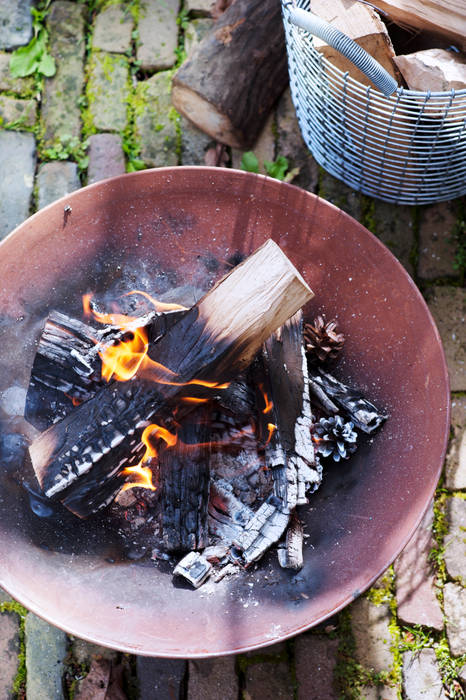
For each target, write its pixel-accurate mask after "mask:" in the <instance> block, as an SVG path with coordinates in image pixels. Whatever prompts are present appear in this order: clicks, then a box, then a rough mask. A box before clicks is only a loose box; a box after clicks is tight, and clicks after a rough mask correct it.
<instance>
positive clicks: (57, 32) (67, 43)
mask: <svg viewBox="0 0 466 700" xmlns="http://www.w3.org/2000/svg"><path fill="white" fill-rule="evenodd" d="M83 10H84V7H83V5H81V4H76V3H74V2H66V1H64V0H59V1H58V2H54V3H53V4H52V6H51V11H50V14H49V16H48V18H47V27H48V30H49V37H50V53H51V54H52V56H53V57H54V58H55V64H56V67H57V71H56V73H55V75H54V76H53V77H52V78H46V79H45V86H44V92H43V98H42V112H41V117H42V121H43V126H44V145H45V146H50V145H52V144H54V143H57V142H60V141H64V140H67V139H69V138H70V137H72V138H75V139H78V138H79V137H80V135H81V112H80V106H79V101H80V98H81V95H82V92H83V89H84V52H85V36H84V15H83Z"/></svg>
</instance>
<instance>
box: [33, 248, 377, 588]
mask: <svg viewBox="0 0 466 700" xmlns="http://www.w3.org/2000/svg"><path fill="white" fill-rule="evenodd" d="M189 295H190V297H193V298H197V301H196V303H195V304H194V305H192V306H187V305H185V304H184V303H183V302H184V299H183V298H181V297H183V296H186V290H179V289H173V290H171V293H170V297H171V299H176V300H177V301H176V302H175V303H174V302H173V301H171V300H170V301H167V299H166V298H165V299H164V298H158V299H157V300H154V299H152V298H151V297H150V296H149V295H147V294H145V293H142V292H134V291H130V292H128V293H127V294H126V295H125V296H123V297H121V298H120V299H118V300H117V301H115V304H114V305H113V308H111V309H103V308H101V307H100V305H99V303H98V301H97V302H96V301H95V299H93V298H91V297H90V296H86V297H85V298H84V316H83V318H82V319H74V318H71V317H69V316H68V315H66V314H63V313H61V312H58V311H53V312H51V313H50V314H49V316H48V318H47V319H46V322H45V325H44V328H43V331H42V333H41V336H40V339H39V342H38V350H37V354H36V357H35V359H34V363H33V367H32V372H31V381H30V384H29V389H28V394H27V398H26V410H25V418H26V420H27V421H29V422H30V423H31V424H32V425H33V426H34V427H35V428H37V429H39V430H40V431H42V432H41V433H40V435H39V437H37V438H36V439H35V440H34V441H33V442H32V444H31V445H30V448H29V454H30V458H31V463H32V467H33V470H34V474H35V477H36V478H37V482H38V484H39V486H37V485H34V484H32V483H31V481H27V482H24V487H25V489H26V491H27V493H28V497H29V499H30V503H31V508H32V511H33V513H34V514H35V515H36V516H38V517H40V518H44V519H45V520H49V521H50V523H51V530H52V532H53V527H54V525H53V523H54V520H56V519H59V521H60V531H62V530H63V528H64V529H65V530H66V529H68V528H70V529H75V523H76V521H77V519H79V521H86V520H87V521H88V523H89V525H90V528H89V529H92V527H93V526H94V528H95V527H96V526H100V527H103V528H104V529H105V530H107V531H112V533H113V538H110V539H109V540H108V541H111V540H112V539H113V540H115V541H119V542H120V544H122V546H123V550H124V552H125V555H126V556H127V557H128V558H132V559H135V558H143V557H145V558H147V559H148V558H151V559H152V560H153V561H154V562H156V563H154V565H162V566H165V565H166V566H169V567H171V569H172V570H173V573H174V574H175V575H176V576H178V577H183V578H184V579H186V580H187V581H189V583H190V584H191V585H193V586H194V587H196V588H197V587H198V586H200V585H201V584H202V583H203V582H204V581H205V580H206V579H207V578H208V577H210V576H211V577H213V579H214V580H220V579H221V578H223V577H224V576H225V575H227V574H228V575H231V574H233V573H237V572H239V571H240V570H241V568H244V567H248V566H250V565H251V564H252V563H253V562H256V561H258V560H259V559H260V558H261V557H262V555H263V554H264V553H265V552H266V551H267V550H268V549H269V548H270V547H271V546H273V545H277V549H278V559H279V563H280V565H281V566H282V567H284V568H290V569H294V570H297V569H300V568H301V566H302V564H303V551H302V550H303V539H304V537H305V535H304V533H303V527H302V524H301V520H300V513H299V511H300V509H301V508H305V507H306V505H307V504H308V502H309V498H312V493H313V491H315V490H316V489H317V488H318V486H319V484H320V482H321V479H322V472H323V467H324V466H325V462H326V460H329V459H333V460H334V461H336V462H342V461H343V460H347V459H349V458H350V456H351V454H352V453H353V452H354V451H355V449H356V448H357V442H358V440H359V439H361V436H363V435H364V434H371V433H373V432H374V431H375V430H376V429H377V428H378V427H379V426H380V425H381V423H382V422H383V421H384V420H385V418H386V416H384V415H383V414H382V413H381V412H380V411H379V410H378V409H377V408H376V407H375V406H374V405H373V404H372V403H370V401H368V400H367V399H366V398H364V397H362V396H361V395H360V393H359V392H358V391H357V390H355V389H354V388H349V387H348V386H346V385H344V384H343V383H341V382H340V381H338V380H337V379H335V378H334V377H333V376H332V374H330V373H329V372H328V371H327V365H328V364H329V362H331V361H335V359H336V357H337V355H338V352H339V351H340V350H341V348H342V346H343V342H344V337H343V335H342V334H341V333H340V332H338V329H337V328H336V324H335V323H334V322H332V321H330V322H326V320H325V319H324V318H323V317H321V316H320V317H318V318H317V319H316V320H315V321H314V323H313V324H304V323H303V317H302V312H301V307H302V306H303V305H304V304H305V303H306V302H307V301H308V300H309V299H310V298H312V296H313V293H312V291H311V290H310V288H309V286H308V285H307V283H306V281H305V280H304V279H303V278H302V277H301V275H300V274H299V273H298V271H297V270H296V269H295V268H294V267H293V265H292V264H291V263H290V261H289V260H288V259H287V258H286V256H285V255H284V254H283V252H282V251H281V250H280V248H279V247H278V246H277V245H276V244H275V243H273V242H272V241H271V240H269V241H267V243H265V244H264V245H263V246H262V247H261V248H259V249H258V250H257V251H256V252H255V253H254V254H252V255H251V256H250V257H249V258H247V259H246V260H245V261H244V262H242V263H241V264H239V265H237V266H236V267H234V268H233V269H232V270H231V272H229V273H228V274H227V275H225V276H224V277H223V278H222V279H221V280H220V281H219V282H218V283H217V284H216V285H215V286H214V287H213V288H212V289H211V290H210V291H209V292H207V294H205V295H204V296H200V294H199V293H197V291H196V290H195V289H190V290H189ZM49 530H50V528H49ZM83 532H86V533H87V532H88V528H87V527H83ZM54 536H57V533H56V532H55V533H54ZM109 556H112V554H111V552H110V553H109ZM161 562H162V564H161ZM163 562H167V564H163Z"/></svg>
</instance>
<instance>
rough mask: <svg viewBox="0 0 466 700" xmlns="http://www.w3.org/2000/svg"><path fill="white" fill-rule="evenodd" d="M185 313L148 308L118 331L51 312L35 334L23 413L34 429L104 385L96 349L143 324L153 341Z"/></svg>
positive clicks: (115, 328) (119, 338)
mask: <svg viewBox="0 0 466 700" xmlns="http://www.w3.org/2000/svg"><path fill="white" fill-rule="evenodd" d="M184 313H185V310H177V311H169V312H164V313H159V312H155V311H153V312H149V313H147V314H144V315H143V316H141V317H140V318H138V319H136V320H135V321H133V322H132V323H130V324H129V325H128V328H127V329H125V330H124V331H122V330H121V329H120V328H119V327H117V326H111V325H104V326H100V327H98V328H95V327H93V326H91V325H88V324H86V323H83V322H82V321H78V320H76V319H74V318H71V317H70V316H68V315H66V314H64V313H61V312H59V311H52V312H51V313H50V314H49V316H48V318H47V320H46V322H45V325H44V330H43V331H42V334H41V336H40V338H39V343H38V347H37V353H36V356H35V358H34V364H33V366H32V370H31V379H30V382H29V387H28V392H27V396H26V406H25V413H24V417H25V418H26V420H27V421H28V422H29V423H31V424H32V425H33V426H34V427H35V428H37V429H38V430H45V429H46V428H48V427H49V425H51V424H52V423H54V422H56V421H57V420H60V419H62V418H64V417H65V416H67V415H68V413H70V411H72V410H73V407H74V406H75V405H76V404H79V403H82V402H83V401H88V400H89V399H90V398H92V397H93V396H94V395H95V394H96V393H97V392H98V391H99V390H100V389H101V388H102V386H104V385H105V384H106V381H105V380H103V379H102V376H101V368H102V362H101V359H100V356H99V352H102V350H103V349H104V348H105V347H108V346H109V345H111V344H113V343H115V342H117V341H119V340H121V339H122V338H124V337H125V335H126V334H127V333H128V332H130V331H131V330H135V329H136V328H145V329H146V330H147V333H148V337H149V340H150V342H152V343H153V342H156V341H157V340H158V339H159V338H160V337H162V335H164V333H166V331H167V329H168V328H169V327H171V325H173V323H174V322H176V320H178V319H179V318H181V315H182V314H184Z"/></svg>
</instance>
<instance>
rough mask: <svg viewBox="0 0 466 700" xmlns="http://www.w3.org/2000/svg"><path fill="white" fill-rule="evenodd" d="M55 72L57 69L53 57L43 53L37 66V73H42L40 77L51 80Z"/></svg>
mask: <svg viewBox="0 0 466 700" xmlns="http://www.w3.org/2000/svg"><path fill="white" fill-rule="evenodd" d="M56 71H57V69H56V66H55V59H54V58H53V56H51V55H50V54H49V53H43V54H42V57H41V59H40V61H39V64H38V66H37V72H38V73H42V75H45V76H46V77H47V78H51V77H52V75H55V73H56Z"/></svg>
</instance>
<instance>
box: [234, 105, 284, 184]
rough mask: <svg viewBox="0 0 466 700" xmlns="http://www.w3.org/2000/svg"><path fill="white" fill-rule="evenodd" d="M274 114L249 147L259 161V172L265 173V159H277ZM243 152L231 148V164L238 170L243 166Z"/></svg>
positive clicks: (270, 115) (269, 117)
mask: <svg viewBox="0 0 466 700" xmlns="http://www.w3.org/2000/svg"><path fill="white" fill-rule="evenodd" d="M273 125H274V115H273V113H271V114H269V116H268V118H267V120H266V122H265V124H264V127H263V129H262V131H261V132H260V134H259V136H258V138H257V141H256V142H255V144H254V145H253V146H252V147H251V148H250V149H249V150H251V151H252V152H253V153H254V155H255V156H256V158H257V160H258V161H259V172H260V173H263V174H265V173H266V170H265V166H264V161H265V160H268V161H273V160H275V135H274V128H273ZM243 152H244V151H241V150H239V149H237V148H232V150H231V164H232V167H233V168H237V169H238V170H239V169H240V168H241V159H242V157H243Z"/></svg>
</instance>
